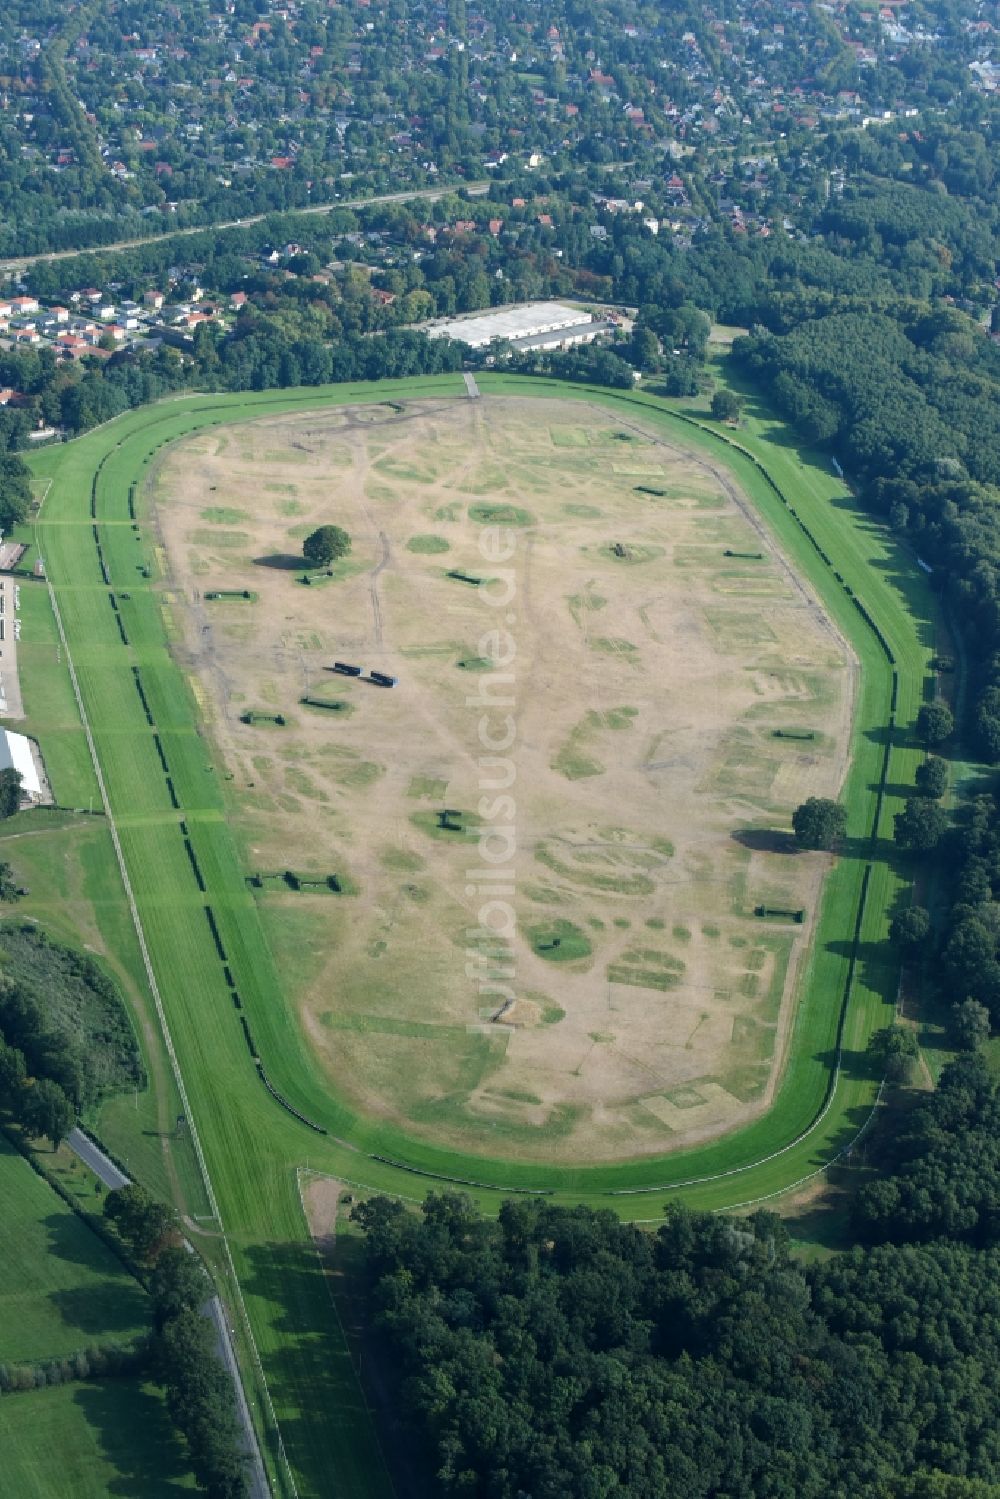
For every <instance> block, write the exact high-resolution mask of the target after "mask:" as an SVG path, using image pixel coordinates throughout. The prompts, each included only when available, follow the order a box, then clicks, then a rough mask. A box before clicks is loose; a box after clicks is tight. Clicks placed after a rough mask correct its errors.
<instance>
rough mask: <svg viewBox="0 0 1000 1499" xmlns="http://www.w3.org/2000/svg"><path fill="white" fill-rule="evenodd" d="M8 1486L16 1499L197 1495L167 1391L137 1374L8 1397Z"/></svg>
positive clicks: (3, 1430)
mask: <svg viewBox="0 0 1000 1499" xmlns="http://www.w3.org/2000/svg"><path fill="white" fill-rule="evenodd" d="M0 1449H2V1451H3V1466H4V1476H3V1487H4V1491H5V1493H8V1494H10V1495H11V1496H15V1495H16V1499H108V1495H111V1494H133V1495H140V1494H141V1495H142V1499H174V1496H180V1495H182V1494H192V1493H197V1492H198V1488H197V1485H196V1484H195V1481H194V1478H193V1476H192V1475H191V1474H190V1473H188V1472H187V1461H186V1458H185V1454H184V1449H183V1444H182V1443H181V1442H180V1440H179V1439H178V1437H177V1436H176V1434H175V1432H174V1429H173V1426H172V1424H171V1421H170V1417H169V1415H168V1413H167V1408H166V1402H165V1400H164V1397H163V1394H162V1392H161V1391H160V1390H158V1389H156V1387H155V1386H153V1385H149V1384H144V1383H142V1382H141V1381H140V1380H138V1379H134V1378H125V1379H122V1378H114V1379H102V1380H86V1381H81V1382H80V1383H75V1384H65V1385H56V1386H53V1387H51V1388H49V1389H42V1390H28V1391H26V1392H25V1393H23V1394H18V1395H11V1396H5V1397H4V1399H2V1400H0Z"/></svg>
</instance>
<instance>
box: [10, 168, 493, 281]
mask: <svg viewBox="0 0 1000 1499" xmlns="http://www.w3.org/2000/svg"><path fill="white" fill-rule="evenodd" d="M488 186H489V183H488V182H456V183H454V184H453V185H452V186H451V187H414V188H410V190H409V191H408V192H401V193H382V194H381V196H379V197H377V198H340V199H338V201H337V202H335V203H311V204H308V205H307V206H306V207H305V208H281V209H277V208H272V209H269V210H268V212H267V213H255V214H251V215H250V216H249V218H245V219H224V220H222V222H220V223H217V224H190V225H187V226H185V228H183V229H168V230H167V231H166V233H164V234H148V235H143V236H142V237H141V238H139V239H120V240H118V241H117V243H115V244H113V245H92V246H91V247H90V248H89V249H81V250H43V251H42V252H41V254H39V255H12V256H11V257H10V259H8V260H3V261H0V275H3V274H5V273H6V274H7V275H18V274H19V273H20V272H21V271H23V270H25V269H27V267H28V266H29V265H39V264H40V263H41V262H42V261H44V260H72V258H73V256H74V255H113V254H114V253H115V251H116V250H136V249H138V248H139V246H140V245H157V244H160V243H161V241H163V240H165V239H178V238H180V236H182V235H185V234H211V233H212V231H213V230H219V229H243V228H246V226H247V225H248V224H262V223H263V222H264V220H265V219H269V218H272V217H274V216H275V215H276V214H289V213H296V214H298V213H336V211H337V209H338V208H376V207H378V205H379V204H380V203H409V202H411V201H412V200H414V199H417V198H423V199H425V200H426V201H427V202H428V203H436V202H437V200H438V198H447V197H450V196H451V195H452V194H453V193H459V192H463V191H464V192H467V193H472V194H473V195H474V196H475V197H477V198H479V197H482V195H483V194H484V193H485V192H486V189H487V187H488Z"/></svg>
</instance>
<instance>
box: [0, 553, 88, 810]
mask: <svg viewBox="0 0 1000 1499" xmlns="http://www.w3.org/2000/svg"><path fill="white" fill-rule="evenodd" d="M19 614H20V617H21V639H20V640H19V641H18V645H17V668H18V678H19V681H20V684H21V696H22V700H23V706H24V712H25V717H24V718H22V719H18V720H16V721H15V720H9V721H8V722H9V725H10V727H11V728H12V729H15V730H16V731H17V732H18V733H20V734H28V735H30V736H31V737H32V738H34V739H39V738H42V737H44V740H45V769H46V772H47V774H48V777H49V782H50V784H51V787H52V794H53V796H54V797H55V798H56V801H57V802H59V803H60V804H61V805H62V806H65V807H81V806H82V807H85V806H87V805H88V803H89V801H90V799H91V797H93V798H95V799H96V797H97V781H96V779H95V777H94V769H93V766H92V765H91V763H90V755H89V754H88V752H87V741H86V739H85V737H84V733H83V729H82V727H81V725H80V716H79V714H78V713H77V708H76V700H75V698H74V697H73V688H72V686H71V684H70V679H69V671H68V669H67V667H66V663H65V661H63V660H62V659H61V652H60V650H59V643H58V635H57V634H56V624H55V619H54V618H53V615H52V605H51V603H50V602H49V591H48V589H47V588H46V587H45V585H44V584H43V583H40V582H26V583H22V584H21V603H20V609H19Z"/></svg>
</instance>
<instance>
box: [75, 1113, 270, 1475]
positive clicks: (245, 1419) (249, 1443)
mask: <svg viewBox="0 0 1000 1499" xmlns="http://www.w3.org/2000/svg"><path fill="white" fill-rule="evenodd" d="M66 1144H67V1145H68V1146H69V1148H70V1150H72V1151H73V1153H74V1155H77V1156H79V1158H80V1160H81V1161H82V1162H83V1163H84V1165H85V1166H89V1167H90V1169H91V1171H93V1172H94V1174H95V1176H98V1177H100V1179H101V1181H102V1182H103V1183H104V1185H105V1186H106V1187H107V1188H108V1190H109V1191H112V1192H116V1191H118V1189H119V1188H120V1187H127V1186H128V1185H129V1178H128V1177H127V1176H126V1175H125V1174H124V1172H122V1171H119V1169H118V1167H117V1166H116V1165H115V1163H114V1161H112V1160H111V1159H110V1157H109V1156H106V1155H105V1154H104V1151H103V1150H101V1148H100V1147H99V1146H98V1145H95V1144H94V1142H93V1140H91V1138H90V1136H89V1135H85V1134H84V1132H83V1130H82V1129H75V1128H74V1129H71V1130H70V1132H69V1134H68V1135H67V1136H66ZM185 1248H186V1249H188V1250H189V1251H190V1252H191V1253H192V1254H193V1253H194V1250H193V1249H192V1248H191V1245H190V1244H188V1243H187V1240H185ZM202 1315H203V1316H205V1317H207V1318H208V1319H209V1321H210V1322H211V1323H212V1326H213V1328H214V1329H215V1351H216V1353H217V1355H218V1357H219V1358H220V1359H221V1361H222V1363H223V1364H225V1366H226V1368H227V1369H228V1371H229V1377H230V1378H231V1379H232V1381H233V1391H234V1393H235V1395H236V1412H237V1415H238V1417H239V1421H240V1426H241V1427H242V1429H243V1450H244V1452H245V1453H246V1456H247V1470H248V1471H247V1476H248V1478H249V1480H250V1496H251V1499H270V1496H271V1488H270V1485H269V1483H268V1481H267V1474H266V1472H265V1469H264V1462H263V1459H262V1458H261V1455H260V1448H259V1446H258V1445H257V1433H256V1432H255V1431H254V1426H253V1421H252V1420H251V1418H250V1408H249V1406H248V1405H247V1397H246V1391H245V1390H244V1388H243V1380H242V1378H241V1377H240V1368H239V1364H238V1363H237V1362H236V1353H235V1350H234V1349H233V1337H232V1332H233V1330H232V1328H231V1327H230V1325H229V1323H228V1321H227V1320H226V1309H225V1307H224V1306H223V1305H222V1302H221V1301H220V1299H219V1297H218V1296H212V1297H211V1298H210V1299H209V1300H208V1301H206V1303H205V1305H204V1306H203V1307H202Z"/></svg>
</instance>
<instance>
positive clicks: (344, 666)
mask: <svg viewBox="0 0 1000 1499" xmlns="http://www.w3.org/2000/svg"><path fill="white" fill-rule="evenodd" d="M333 669H334V671H339V672H340V673H341V675H342V676H345V677H360V676H361V674H362V673H363V671H364V667H363V666H349V665H348V663H347V662H346V661H335V662H334V663H333Z"/></svg>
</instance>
